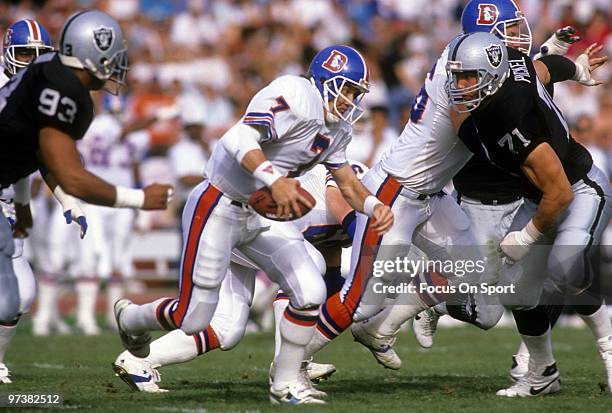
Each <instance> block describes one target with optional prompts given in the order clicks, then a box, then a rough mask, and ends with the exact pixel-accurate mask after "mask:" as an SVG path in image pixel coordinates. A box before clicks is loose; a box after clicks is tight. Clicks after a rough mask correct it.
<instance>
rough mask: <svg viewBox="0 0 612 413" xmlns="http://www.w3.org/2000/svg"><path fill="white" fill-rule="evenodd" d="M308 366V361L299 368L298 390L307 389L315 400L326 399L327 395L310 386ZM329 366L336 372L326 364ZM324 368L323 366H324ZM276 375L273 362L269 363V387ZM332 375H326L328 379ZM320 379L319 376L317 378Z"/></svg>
mask: <svg viewBox="0 0 612 413" xmlns="http://www.w3.org/2000/svg"><path fill="white" fill-rule="evenodd" d="M309 364H311V363H310V362H309V361H303V362H302V365H301V366H300V371H299V373H298V383H299V384H300V388H302V389H309V390H310V392H311V394H310V395H311V396H313V397H316V398H320V397H327V393H325V392H324V391H322V390H318V389H317V388H316V387H315V386H314V385H313V384H312V380H311V379H310V375H309V372H308V366H309ZM328 365H329V366H332V367H333V368H334V371H336V367H334V366H333V365H332V364H328ZM324 366H325V364H324ZM275 374H276V364H274V362H272V363H270V374H269V375H268V382H269V383H270V386H272V385H273V384H274V375H275ZM331 374H332V373H329V374H328V375H327V377H329V376H330V375H331ZM319 378H320V376H319Z"/></svg>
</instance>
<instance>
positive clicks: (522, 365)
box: [509, 353, 529, 383]
mask: <svg viewBox="0 0 612 413" xmlns="http://www.w3.org/2000/svg"><path fill="white" fill-rule="evenodd" d="M528 369H529V353H519V354H515V355H514V356H512V367H510V373H509V375H510V381H512V382H514V383H516V382H517V381H519V380H520V379H521V377H523V376H524V375H525V374H526V373H527V370H528Z"/></svg>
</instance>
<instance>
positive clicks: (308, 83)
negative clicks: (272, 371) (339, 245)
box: [115, 45, 393, 404]
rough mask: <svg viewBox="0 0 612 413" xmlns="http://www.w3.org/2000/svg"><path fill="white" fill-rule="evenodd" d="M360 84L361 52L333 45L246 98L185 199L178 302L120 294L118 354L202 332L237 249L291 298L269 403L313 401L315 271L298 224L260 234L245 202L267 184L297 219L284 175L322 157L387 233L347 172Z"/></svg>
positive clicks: (375, 204) (383, 218)
mask: <svg viewBox="0 0 612 413" xmlns="http://www.w3.org/2000/svg"><path fill="white" fill-rule="evenodd" d="M368 89H369V85H368V69H367V66H366V63H365V60H364V59H363V57H362V56H361V54H359V52H357V51H356V50H354V49H353V48H351V47H348V46H341V45H338V46H330V47H328V48H325V49H323V50H322V51H320V52H319V53H317V55H316V56H315V58H314V59H313V61H312V63H311V65H310V69H309V74H308V77H306V78H303V77H298V76H291V75H288V76H281V77H279V78H277V79H276V80H274V81H273V82H272V83H270V84H269V85H268V86H266V87H265V88H263V89H262V90H261V91H259V92H258V93H257V94H256V95H255V96H254V97H253V99H252V100H251V103H250V104H249V106H248V107H247V110H246V113H245V115H244V116H243V118H242V119H241V120H240V121H239V122H238V123H237V124H236V125H234V126H233V127H232V128H231V129H230V130H229V131H228V132H227V133H226V134H225V135H224V136H223V137H222V138H221V140H220V142H219V144H218V145H217V146H216V147H215V150H214V152H213V154H212V156H211V158H210V160H209V163H208V165H207V169H206V177H207V179H206V180H205V181H204V182H202V183H201V184H200V185H198V186H197V187H196V188H195V189H194V190H193V191H192V192H191V194H190V196H189V199H188V202H187V205H186V207H185V211H184V213H183V241H184V246H183V256H182V259H181V283H180V295H179V298H178V299H175V300H171V301H168V300H167V299H160V300H157V301H155V302H153V303H149V304H144V305H135V304H132V303H131V302H129V301H128V300H120V301H118V302H117V303H116V305H115V312H116V317H117V322H118V326H119V332H120V336H121V339H122V341H123V344H124V346H125V348H126V349H127V350H129V351H130V352H131V353H132V354H133V355H135V356H141V357H146V356H147V355H148V354H149V342H150V335H149V333H148V331H150V330H160V329H163V330H174V329H179V328H180V329H181V330H183V332H185V333H186V334H193V333H196V332H199V331H204V330H206V328H207V327H208V326H209V324H210V320H211V318H212V316H213V314H214V311H215V308H216V307H217V303H218V301H219V291H220V288H221V283H222V281H223V279H224V277H225V275H226V272H227V268H228V266H229V263H230V258H231V253H232V250H233V249H234V248H237V249H238V250H239V251H240V252H241V253H243V254H244V255H245V256H246V257H247V258H249V259H250V260H252V261H253V262H254V263H255V264H256V265H257V266H258V267H259V268H261V269H262V270H263V271H265V272H266V274H268V276H269V277H270V278H272V279H273V280H274V281H276V282H277V283H278V284H279V285H280V286H281V288H282V289H283V290H284V291H285V292H287V294H289V296H290V304H289V306H288V307H287V310H286V311H285V313H284V317H283V320H282V321H281V323H280V324H281V325H280V330H281V341H282V343H281V350H280V354H279V356H278V357H277V358H276V361H275V363H276V365H277V373H276V375H275V378H274V383H273V384H272V386H271V389H270V401H271V402H272V403H293V404H295V403H322V401H321V400H319V399H317V398H316V397H314V396H313V395H312V393H311V389H310V388H308V387H307V386H304V385H301V384H300V383H299V380H298V378H299V370H300V365H301V363H302V360H303V359H304V346H305V345H306V344H307V343H308V341H310V338H311V337H312V333H313V330H314V325H315V323H316V320H317V316H318V312H319V305H320V304H321V303H322V302H323V301H324V300H325V285H324V283H323V279H322V277H321V271H320V270H319V268H317V266H316V265H315V263H314V262H313V260H312V259H311V258H310V256H309V254H308V251H307V250H306V247H305V244H304V242H303V237H302V234H301V233H300V232H299V231H298V230H297V229H294V230H292V231H289V230H287V232H286V233H285V234H283V235H279V234H275V233H274V231H269V225H268V224H267V223H266V222H264V221H263V220H262V217H260V216H259V215H257V214H256V213H255V212H254V211H253V210H252V209H251V208H250V207H249V206H248V205H247V204H246V202H248V199H249V196H250V195H251V194H252V193H253V192H254V191H256V190H257V189H258V188H259V187H261V186H262V184H263V185H265V186H267V187H269V188H270V191H271V194H272V198H273V199H274V201H275V202H276V204H277V205H278V210H277V215H278V216H279V217H285V218H291V217H292V216H297V217H299V216H301V213H300V209H299V205H298V204H299V203H302V204H304V205H307V206H309V207H312V205H309V202H308V201H307V200H305V199H303V198H302V197H301V196H300V195H299V193H298V191H297V187H298V185H299V182H298V181H297V180H295V179H293V177H296V176H300V175H301V174H302V173H303V172H305V171H307V170H309V169H311V168H312V167H313V166H315V165H316V164H318V163H323V164H324V165H325V166H326V167H327V168H328V170H330V172H331V174H332V175H333V177H334V180H335V181H336V182H337V183H338V186H339V188H340V190H341V191H342V194H343V196H344V198H345V199H346V200H347V202H348V203H349V205H351V207H352V208H353V209H355V210H357V211H360V212H362V213H364V214H366V215H367V216H368V217H370V219H371V221H372V222H373V226H374V229H373V230H374V231H375V232H376V233H380V234H382V233H385V232H387V231H388V230H389V228H390V227H391V226H392V225H393V214H392V213H391V211H390V209H389V208H388V207H387V206H385V205H383V204H382V203H381V202H380V201H379V200H378V199H377V198H376V197H375V196H373V195H372V194H371V193H370V192H369V191H368V190H366V188H365V187H364V186H363V185H362V184H361V182H360V181H359V180H358V179H357V178H356V176H355V173H354V172H353V170H352V168H351V167H350V166H349V165H348V163H347V161H346V156H345V149H346V146H347V145H348V143H349V141H350V138H351V126H352V124H353V123H354V122H356V121H357V120H358V118H359V117H360V115H361V113H362V110H361V108H360V107H359V103H360V101H361V99H362V98H363V95H364V94H365V93H366V92H368ZM288 228H289V226H285V229H288Z"/></svg>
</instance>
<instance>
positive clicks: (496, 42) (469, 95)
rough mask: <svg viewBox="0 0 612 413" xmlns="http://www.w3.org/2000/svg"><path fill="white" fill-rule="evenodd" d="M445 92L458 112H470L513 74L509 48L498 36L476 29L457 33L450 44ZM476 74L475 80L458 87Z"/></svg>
mask: <svg viewBox="0 0 612 413" xmlns="http://www.w3.org/2000/svg"><path fill="white" fill-rule="evenodd" d="M446 72H447V75H448V80H447V83H446V91H447V93H448V96H449V99H450V102H451V104H452V105H453V106H455V110H457V111H458V112H471V111H472V110H474V109H476V108H477V107H478V106H479V105H480V104H481V103H482V101H483V100H484V99H485V98H486V97H487V96H491V95H493V94H494V93H496V92H497V91H498V90H499V88H500V87H501V86H502V85H503V84H504V82H505V81H506V79H507V78H508V75H509V74H510V65H509V63H508V50H507V49H506V45H505V44H504V42H503V41H502V40H500V39H499V38H498V37H497V36H495V35H493V34H491V33H484V32H475V33H469V34H463V35H460V36H457V37H456V38H455V39H454V40H453V41H452V42H451V43H450V45H449V46H448V62H447V64H446ZM464 76H473V77H474V78H475V79H476V83H474V84H470V85H469V86H467V87H466V86H464V85H463V86H462V87H460V86H459V79H461V78H462V77H464Z"/></svg>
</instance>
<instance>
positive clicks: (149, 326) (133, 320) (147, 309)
mask: <svg viewBox="0 0 612 413" xmlns="http://www.w3.org/2000/svg"><path fill="white" fill-rule="evenodd" d="M166 300H168V298H160V299H158V300H155V301H153V302H151V303H147V304H142V305H137V304H132V305H130V306H128V307H126V308H125V310H123V312H122V313H121V326H122V327H123V328H124V329H125V330H127V331H128V333H129V334H133V335H139V334H142V333H144V332H146V331H151V330H160V329H161V328H162V326H161V325H160V324H159V322H158V321H157V306H158V305H160V304H161V303H162V302H164V301H166Z"/></svg>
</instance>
